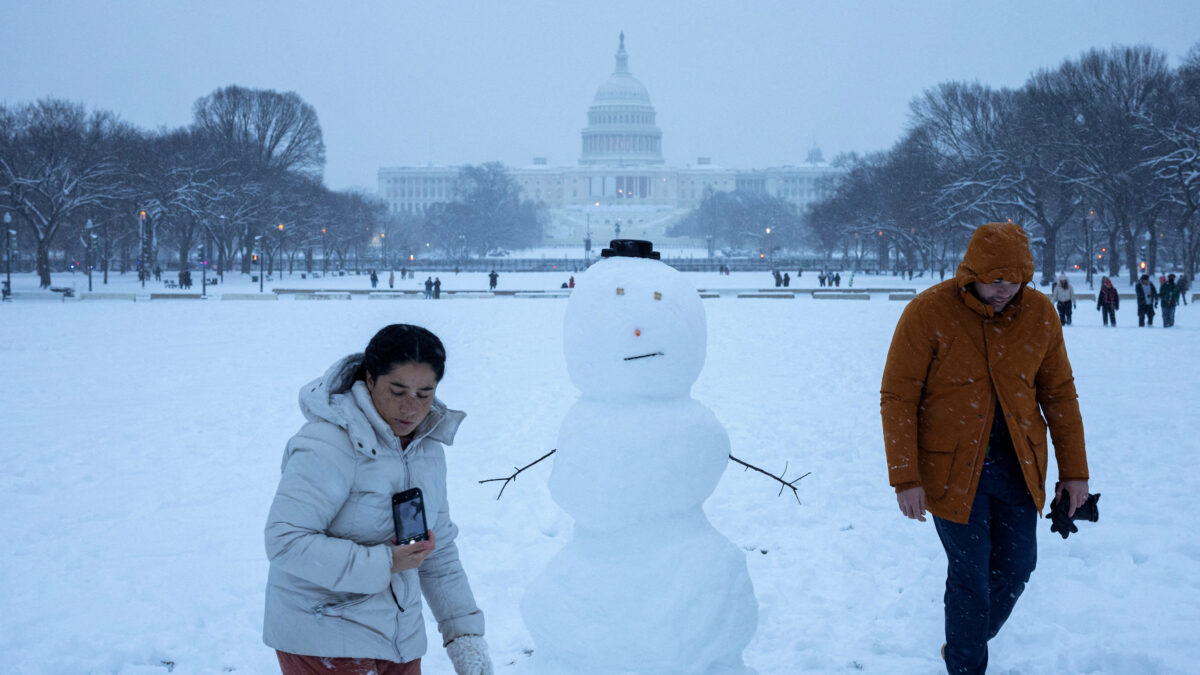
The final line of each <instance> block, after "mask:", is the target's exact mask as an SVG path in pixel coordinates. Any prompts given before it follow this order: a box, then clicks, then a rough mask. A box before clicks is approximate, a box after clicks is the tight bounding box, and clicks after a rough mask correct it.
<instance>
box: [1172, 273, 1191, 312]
mask: <svg viewBox="0 0 1200 675" xmlns="http://www.w3.org/2000/svg"><path fill="white" fill-rule="evenodd" d="M1176 284H1177V285H1178V286H1179V299H1180V300H1183V304H1185V305H1186V304H1188V303H1187V301H1188V298H1187V296H1188V291H1189V290H1191V288H1192V282H1191V281H1189V280H1188V278H1187V275H1186V274H1180V275H1179V280H1178V281H1177V282H1176Z"/></svg>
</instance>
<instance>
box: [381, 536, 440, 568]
mask: <svg viewBox="0 0 1200 675" xmlns="http://www.w3.org/2000/svg"><path fill="white" fill-rule="evenodd" d="M425 533H426V534H428V535H429V539H427V540H425V541H415V542H413V543H411V544H405V545H404V546H396V545H395V543H396V540H395V539H392V544H393V545H392V574H396V573H397V572H403V571H404V570H415V569H417V568H418V567H420V566H421V563H423V562H425V558H426V557H428V556H429V554H430V553H433V549H434V547H435V546H436V545H437V541H436V540H435V539H434V537H433V530H426V531H425Z"/></svg>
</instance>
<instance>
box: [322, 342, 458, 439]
mask: <svg viewBox="0 0 1200 675" xmlns="http://www.w3.org/2000/svg"><path fill="white" fill-rule="evenodd" d="M362 362H363V354H362V353H358V354H351V355H349V356H346V357H343V358H341V359H339V360H337V361H335V362H334V364H333V365H332V366H330V367H329V369H328V370H326V371H325V374H324V375H322V376H321V377H318V378H317V379H315V380H313V381H312V382H309V383H308V384H306V385H304V386H303V387H301V388H300V412H301V413H303V414H304V418H305V419H307V420H308V421H310V422H329V423H331V424H335V425H337V426H339V427H342V428H344V429H346V430H347V431H349V432H350V433H351V435H352V436H356V437H357V436H360V435H361V436H366V435H367V430H370V432H371V435H378V436H379V437H380V438H384V439H388V440H393V439H394V438H395V437H394V435H391V434H389V433H388V432H387V424H386V423H385V422H383V419H382V418H380V417H379V413H377V412H376V411H375V408H374V406H373V405H372V404H371V402H370V398H369V396H367V395H366V394H365V385H364V392H360V395H358V396H355V395H354V392H353V388H354V383H355V382H357V381H359V380H358V372H359V370H360V368H361V367H362ZM364 399H365V401H364ZM466 416H467V415H466V413H464V412H462V411H461V410H452V409H450V408H447V407H446V404H445V403H442V401H441V400H440V399H438V398H437V397H434V399H433V407H432V409H430V411H429V415H428V416H427V417H426V418H425V420H424V421H423V422H421V424H420V425H419V426H418V427H417V428H416V430H415V431H414V434H413V437H414V439H416V438H420V437H423V436H429V437H430V438H432V439H433V440H435V441H438V442H439V443H442V444H443V445H453V444H454V436H455V434H456V433H457V432H458V427H459V425H460V424H462V421H463V419H465V418H466ZM381 425H382V426H381ZM389 436H390V438H389Z"/></svg>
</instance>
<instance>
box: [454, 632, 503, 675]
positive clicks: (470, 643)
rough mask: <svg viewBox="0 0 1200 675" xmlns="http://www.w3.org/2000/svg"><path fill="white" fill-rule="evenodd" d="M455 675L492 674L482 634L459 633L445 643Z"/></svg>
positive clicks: (490, 661) (485, 642)
mask: <svg viewBox="0 0 1200 675" xmlns="http://www.w3.org/2000/svg"><path fill="white" fill-rule="evenodd" d="M446 655H447V656H449V657H450V663H453V664H454V672H455V673H456V675H492V659H491V657H489V656H488V647H487V640H484V639H483V636H482V635H461V636H459V637H457V638H454V641H453V642H451V643H450V644H448V645H446Z"/></svg>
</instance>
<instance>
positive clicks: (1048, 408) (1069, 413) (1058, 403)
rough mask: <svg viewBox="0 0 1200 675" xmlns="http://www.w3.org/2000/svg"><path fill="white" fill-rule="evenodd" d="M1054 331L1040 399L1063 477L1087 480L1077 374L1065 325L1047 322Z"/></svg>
mask: <svg viewBox="0 0 1200 675" xmlns="http://www.w3.org/2000/svg"><path fill="white" fill-rule="evenodd" d="M1046 323H1047V325H1049V326H1050V327H1051V330H1053V331H1054V338H1053V340H1051V343H1050V348H1049V349H1048V350H1047V351H1046V356H1045V357H1044V358H1043V359H1042V364H1041V367H1040V368H1038V372H1037V376H1036V378H1035V382H1034V383H1035V386H1036V387H1037V400H1038V404H1039V405H1041V408H1042V414H1043V415H1044V416H1045V418H1046V426H1048V427H1049V428H1050V439H1051V440H1052V441H1053V442H1054V457H1055V460H1056V461H1057V462H1058V477H1059V480H1087V479H1088V465H1087V452H1086V450H1085V449H1084V442H1083V418H1082V417H1081V416H1080V414H1079V397H1078V395H1077V394H1076V392H1075V376H1074V374H1073V373H1072V371H1071V362H1070V361H1069V360H1068V359H1067V347H1066V344H1065V343H1064V342H1063V336H1062V326H1060V325H1059V324H1057V323H1056V322H1054V321H1048V322H1046Z"/></svg>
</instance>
